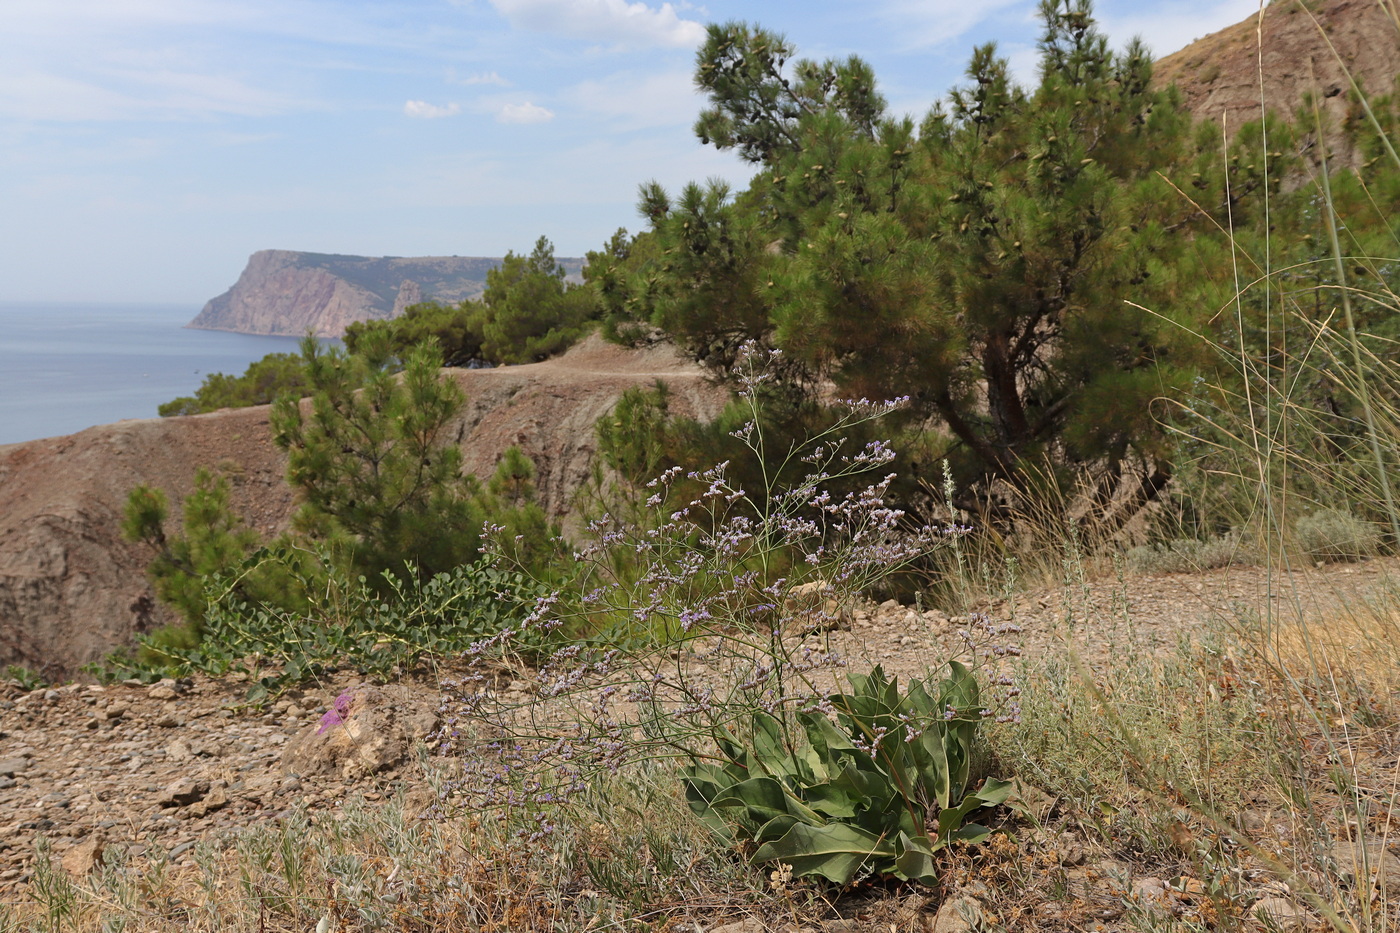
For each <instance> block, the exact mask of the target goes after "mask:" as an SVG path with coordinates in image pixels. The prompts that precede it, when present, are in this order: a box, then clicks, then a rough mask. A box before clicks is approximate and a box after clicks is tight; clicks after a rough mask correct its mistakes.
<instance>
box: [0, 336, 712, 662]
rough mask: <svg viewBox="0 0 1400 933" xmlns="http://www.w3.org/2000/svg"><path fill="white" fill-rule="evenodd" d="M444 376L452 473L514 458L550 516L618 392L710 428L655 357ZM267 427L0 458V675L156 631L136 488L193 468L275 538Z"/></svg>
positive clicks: (127, 427) (222, 416)
mask: <svg viewBox="0 0 1400 933" xmlns="http://www.w3.org/2000/svg"><path fill="white" fill-rule="evenodd" d="M446 372H448V373H450V374H451V375H452V376H453V378H455V379H457V380H458V382H459V383H460V384H461V385H462V388H463V389H464V390H465V391H466V394H467V397H468V399H469V403H468V405H467V407H466V409H465V410H464V412H463V414H462V416H461V417H460V419H459V420H458V422H457V423H456V424H455V425H454V426H453V427H452V431H453V439H454V440H455V441H456V442H457V443H458V444H459V445H460V446H461V448H462V452H463V455H464V459H465V463H466V468H467V469H468V470H470V471H472V472H474V473H476V474H477V475H487V474H489V473H490V471H491V470H492V469H494V467H495V463H496V459H497V458H498V457H499V456H500V454H501V452H502V451H504V450H505V449H506V448H507V447H509V446H510V445H512V444H519V445H520V446H521V447H522V448H523V449H524V450H525V452H526V453H527V454H528V455H529V456H530V457H532V458H533V459H534V460H535V463H536V465H537V467H538V469H539V475H538V485H539V490H540V495H541V498H542V500H543V504H544V506H545V507H546V509H548V510H549V511H550V512H551V513H552V514H553V515H555V516H562V515H563V514H564V513H565V512H566V511H567V509H568V507H569V505H570V502H571V500H572V497H573V494H574V491H575V490H576V489H577V488H578V487H579V485H580V484H581V483H582V482H583V481H584V479H585V478H586V476H587V472H588V466H589V462H590V460H591V458H592V455H593V423H594V422H595V421H596V420H597V419H598V418H599V417H600V416H601V415H603V414H604V413H605V412H607V411H608V410H609V409H610V408H611V407H612V405H613V404H614V403H615V402H616V400H617V398H618V396H620V395H621V394H622V392H623V390H624V389H626V388H627V387H628V386H632V385H637V384H647V385H649V384H651V383H652V382H654V381H655V380H657V379H662V380H664V381H666V382H667V383H669V384H670V386H671V388H672V405H673V410H675V411H676V412H677V413H679V414H691V415H697V416H702V417H712V416H713V415H715V414H716V413H718V411H719V409H720V407H721V406H722V405H723V403H724V399H725V394H724V393H723V392H722V391H721V390H720V389H718V388H717V387H715V386H714V385H712V384H711V383H710V382H708V381H707V380H706V379H705V378H704V374H703V373H702V372H701V370H700V369H699V368H697V367H695V366H693V365H691V364H688V363H685V362H683V361H682V360H681V359H680V357H679V356H678V355H677V354H676V353H675V351H674V350H673V349H671V348H670V347H668V346H657V347H653V348H650V349H648V350H642V351H628V350H623V349H621V348H618V347H615V346H612V345H609V344H605V343H603V342H602V341H601V340H600V339H598V338H596V337H595V338H590V339H589V340H587V341H585V342H584V343H582V344H580V345H579V346H577V347H575V348H574V349H573V350H571V351H570V352H568V353H567V354H565V355H564V356H562V357H559V358H557V359H554V360H550V361H548V362H545V363H536V364H532V365H529V366H509V367H502V368H498V369H485V370H461V369H454V370H446ZM267 421H268V409H267V407H266V406H259V407H255V408H244V409H237V410H231V411H221V412H215V413H213V414H209V415H193V416H190V417H184V418H164V419H160V418H153V419H149V420H138V421H122V422H119V423H117V424H113V425H105V426H101V427H95V428H89V429H88V430H86V431H82V432H79V433H77V434H73V435H69V436H66V437H56V438H46V439H44V440H38V441H31V442H28V443H24V444H12V445H8V446H4V447H0V668H3V667H4V665H6V664H23V665H25V666H27V667H30V668H33V669H35V670H41V671H43V672H44V673H46V674H48V675H50V676H60V675H63V674H69V673H72V672H74V671H75V670H76V669H77V668H78V667H79V666H80V665H82V664H84V663H86V662H89V661H94V660H97V659H99V658H101V657H102V656H103V655H104V654H105V653H107V652H108V651H110V650H111V649H112V648H114V647H116V646H118V645H121V644H124V643H127V642H128V641H129V640H130V639H131V636H132V635H133V634H134V633H136V632H141V631H145V630H148V629H150V628H152V627H153V626H156V625H159V624H163V623H164V622H167V621H170V620H171V619H170V617H169V616H168V615H167V614H166V611H165V610H164V609H163V607H161V606H159V605H158V604H157V603H156V602H155V600H154V594H153V593H152V590H151V588H150V586H149V584H148V583H147V582H146V579H145V576H144V568H145V566H146V563H147V561H148V560H149V557H150V555H149V554H147V553H145V551H144V550H143V548H141V547H139V546H136V545H132V544H128V543H126V542H124V541H122V540H121V537H120V531H119V526H120V523H121V514H122V507H123V504H124V503H125V501H126V495H127V493H128V492H129V491H130V490H131V488H132V487H134V486H136V485H138V484H141V483H147V484H150V485H154V486H158V487H160V488H163V489H166V490H168V491H169V492H170V493H171V494H172V497H173V498H175V499H179V498H181V497H183V496H184V495H186V494H188V493H189V492H190V490H191V488H192V486H193V478H194V471H195V468H196V467H198V466H201V465H207V466H213V467H217V468H218V469H220V470H222V471H223V472H225V473H226V474H227V475H228V476H230V477H231V478H232V481H233V507H234V509H235V511H237V512H238V513H239V514H240V515H242V516H244V517H245V518H246V519H247V521H248V522H249V523H250V524H251V525H252V526H253V527H255V528H257V529H258V530H259V531H260V532H263V533H264V534H271V533H275V532H276V531H278V530H280V529H281V528H283V527H284V526H285V524H286V522H287V520H288V518H289V517H290V515H291V512H292V509H293V507H294V505H295V503H294V501H293V495H292V492H291V490H290V489H288V488H287V486H286V484H285V483H284V482H283V479H282V477H283V473H284V470H285V463H284V460H283V456H282V453H281V451H279V450H277V449H276V448H275V447H274V446H273V445H272V443H271V440H270V436H269V431H268V423H267Z"/></svg>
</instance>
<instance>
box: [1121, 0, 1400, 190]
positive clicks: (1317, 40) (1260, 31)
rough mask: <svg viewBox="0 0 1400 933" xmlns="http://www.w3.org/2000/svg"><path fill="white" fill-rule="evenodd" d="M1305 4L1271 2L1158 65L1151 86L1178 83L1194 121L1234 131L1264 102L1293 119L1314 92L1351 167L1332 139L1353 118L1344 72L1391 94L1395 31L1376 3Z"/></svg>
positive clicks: (1398, 38) (1372, 91)
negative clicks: (1223, 125)
mask: <svg viewBox="0 0 1400 933" xmlns="http://www.w3.org/2000/svg"><path fill="white" fill-rule="evenodd" d="M1306 6H1307V7H1309V8H1311V14H1310V13H1309V11H1308V10H1307V9H1304V4H1302V3H1299V2H1297V0H1276V2H1274V3H1270V4H1268V5H1267V6H1266V7H1265V9H1264V14H1263V17H1262V20H1261V18H1260V17H1259V16H1258V15H1253V16H1250V17H1249V18H1247V19H1245V20H1244V21H1242V22H1239V23H1236V24H1235V25H1233V26H1231V27H1229V28H1228V29H1222V30H1221V31H1219V32H1217V33H1212V34H1211V35H1209V36H1206V37H1205V38H1204V39H1199V40H1197V41H1196V42H1193V43H1192V44H1190V45H1188V46H1187V47H1186V48H1184V49H1182V50H1181V51H1179V52H1176V53H1174V54H1171V55H1168V56H1166V57H1165V58H1163V59H1161V60H1160V61H1158V62H1157V65H1156V68H1155V70H1154V80H1155V82H1156V83H1159V84H1171V83H1175V84H1176V85H1177V86H1178V87H1180V88H1181V91H1182V96H1183V100H1184V102H1185V104H1186V107H1187V109H1188V110H1190V111H1191V112H1192V113H1193V114H1195V116H1196V118H1197V119H1200V120H1210V121H1212V122H1214V123H1216V124H1219V123H1220V122H1221V119H1222V116H1223V118H1224V121H1225V125H1226V127H1227V129H1228V130H1230V131H1232V132H1233V130H1235V129H1238V128H1239V127H1240V126H1241V125H1243V124H1244V123H1247V122H1249V121H1250V120H1257V119H1259V115H1260V113H1261V98H1262V101H1263V102H1264V103H1263V106H1264V107H1267V108H1268V109H1270V110H1274V111H1277V112H1278V113H1279V114H1280V115H1282V116H1285V117H1291V116H1292V115H1293V113H1294V111H1295V110H1296V109H1297V108H1298V107H1299V106H1301V105H1302V103H1303V100H1304V97H1305V96H1306V95H1308V94H1310V93H1316V94H1318V95H1319V96H1320V99H1321V102H1322V105H1323V107H1324V109H1325V111H1326V113H1327V114H1328V117H1329V119H1330V120H1331V121H1332V124H1333V130H1334V134H1333V135H1332V137H1331V142H1332V144H1333V147H1334V148H1336V149H1337V150H1338V151H1337V152H1336V156H1337V157H1338V158H1339V159H1341V160H1342V161H1343V162H1344V163H1346V162H1354V161H1355V153H1353V152H1352V151H1351V149H1350V147H1349V146H1348V145H1347V144H1346V143H1345V140H1344V139H1343V138H1342V137H1341V135H1340V134H1335V130H1336V128H1338V127H1340V126H1341V124H1342V123H1343V121H1345V120H1347V119H1348V118H1351V117H1355V116H1356V114H1354V113H1352V108H1353V105H1352V104H1351V103H1350V102H1349V100H1348V97H1349V92H1350V87H1351V85H1350V81H1349V79H1348V77H1347V74H1348V72H1350V74H1351V76H1352V77H1354V78H1355V79H1356V81H1357V83H1358V84H1360V86H1361V87H1362V88H1363V89H1364V90H1365V91H1366V93H1367V94H1369V95H1379V94H1389V93H1393V92H1394V90H1395V80H1396V75H1397V74H1400V28H1397V24H1396V23H1394V22H1392V21H1391V19H1390V16H1389V15H1388V14H1387V13H1386V11H1385V10H1384V9H1383V8H1382V6H1381V4H1379V3H1377V2H1376V0H1323V2H1320V3H1308V4H1306ZM1319 26H1321V30H1322V31H1319ZM1323 31H1325V32H1326V35H1327V40H1330V42H1331V48H1329V47H1328V41H1327V40H1324V38H1323V35H1322V32H1323ZM1147 38H1148V39H1149V41H1150V39H1151V37H1150V36H1149V37H1147ZM1261 49H1262V54H1261ZM1261 70H1262V75H1263V78H1262V84H1261V78H1260V75H1261Z"/></svg>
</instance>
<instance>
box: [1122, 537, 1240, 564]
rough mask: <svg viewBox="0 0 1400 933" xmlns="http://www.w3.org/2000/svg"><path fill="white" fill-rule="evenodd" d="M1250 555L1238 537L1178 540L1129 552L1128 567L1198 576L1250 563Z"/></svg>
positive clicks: (1132, 549)
mask: <svg viewBox="0 0 1400 933" xmlns="http://www.w3.org/2000/svg"><path fill="white" fill-rule="evenodd" d="M1248 560H1249V554H1248V553H1247V552H1246V551H1245V550H1244V547H1243V545H1242V544H1241V543H1240V538H1239V536H1238V535H1234V534H1229V535H1222V536H1220V537H1217V538H1211V539H1209V540H1207V541H1197V540H1195V539H1192V538H1175V539H1173V540H1171V541H1165V542H1163V541H1159V542H1157V543H1155V544H1145V545H1141V546H1139V547H1135V548H1131V549H1129V551H1128V553H1127V561H1128V566H1129V567H1130V568H1131V569H1133V570H1136V571H1137V572H1138V573H1195V572H1198V571H1201V570H1218V569H1219V568H1221V567H1229V566H1231V565H1233V564H1243V563H1247V562H1248Z"/></svg>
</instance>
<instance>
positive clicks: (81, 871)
mask: <svg viewBox="0 0 1400 933" xmlns="http://www.w3.org/2000/svg"><path fill="white" fill-rule="evenodd" d="M105 851H106V846H105V845H104V844H103V842H102V837H101V836H98V835H92V836H88V837H87V838H86V839H84V840H83V841H82V842H80V843H78V844H77V845H75V846H74V847H73V848H71V849H69V850H68V851H67V852H65V853H63V859H62V862H63V868H64V870H65V871H67V872H68V874H70V875H73V876H75V877H82V876H83V875H86V874H87V873H88V872H90V871H92V870H93V869H94V868H96V867H97V866H99V865H101V864H102V858H103V854H104V853H105Z"/></svg>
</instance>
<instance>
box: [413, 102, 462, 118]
mask: <svg viewBox="0 0 1400 933" xmlns="http://www.w3.org/2000/svg"><path fill="white" fill-rule="evenodd" d="M403 112H404V115H405V116H409V117H418V118H419V119H422V120H436V119H438V118H439V117H455V116H457V114H459V113H461V112H462V107H461V105H460V104H448V105H447V106H445V107H439V106H438V105H437V104H430V103H428V102H427V101H426V100H410V101H405V102H404V105H403Z"/></svg>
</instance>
